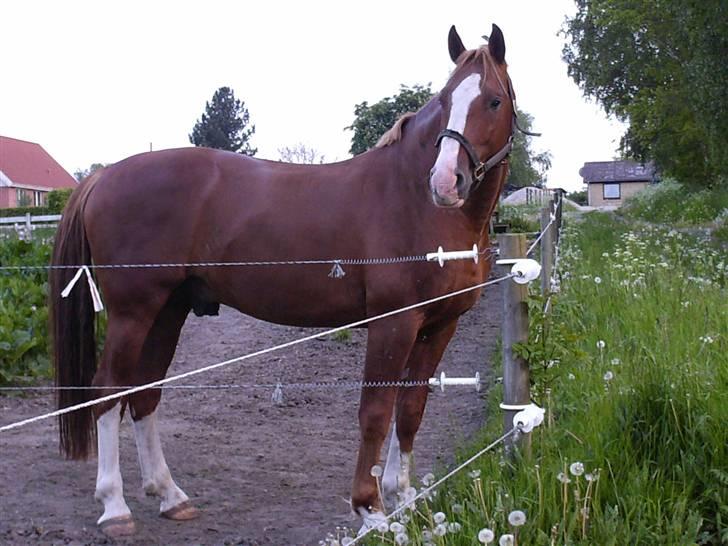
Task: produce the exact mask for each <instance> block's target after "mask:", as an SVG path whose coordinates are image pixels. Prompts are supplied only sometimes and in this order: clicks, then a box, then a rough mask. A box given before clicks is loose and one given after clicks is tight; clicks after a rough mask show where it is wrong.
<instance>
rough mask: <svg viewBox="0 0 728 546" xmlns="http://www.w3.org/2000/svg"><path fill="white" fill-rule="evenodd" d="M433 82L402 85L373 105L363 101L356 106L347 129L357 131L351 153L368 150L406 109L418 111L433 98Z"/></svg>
mask: <svg viewBox="0 0 728 546" xmlns="http://www.w3.org/2000/svg"><path fill="white" fill-rule="evenodd" d="M430 86H431V84H429V83H428V84H427V85H413V86H412V87H409V86H407V85H400V86H399V93H397V94H396V95H393V96H391V97H385V98H383V99H382V100H380V101H378V102H375V103H374V104H372V105H370V104H369V103H368V102H366V101H364V102H362V103H359V104H357V105H356V106H354V122H353V123H352V124H351V125H350V126H349V127H346V129H349V130H351V131H353V132H354V135H353V136H352V137H351V148H349V152H350V153H351V154H352V155H358V154H361V153H363V152H366V151H367V150H368V149H369V148H372V147H374V145H375V144H376V143H377V141H378V140H379V137H381V136H382V135H383V134H384V133H385V132H386V131H387V130H388V129H390V128H391V127H392V125H394V123H395V122H396V121H397V119H398V118H399V117H400V116H401V115H402V114H406V113H407V112H416V111H417V110H419V109H420V108H421V107H422V106H423V105H424V104H425V103H426V102H427V101H429V100H430V99H431V98H432V89H431V88H430Z"/></svg>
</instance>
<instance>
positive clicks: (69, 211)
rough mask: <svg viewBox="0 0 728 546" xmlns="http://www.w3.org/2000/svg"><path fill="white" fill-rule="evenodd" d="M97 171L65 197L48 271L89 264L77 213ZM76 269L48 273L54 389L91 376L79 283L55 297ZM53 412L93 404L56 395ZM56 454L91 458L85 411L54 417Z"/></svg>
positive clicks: (89, 313)
mask: <svg viewBox="0 0 728 546" xmlns="http://www.w3.org/2000/svg"><path fill="white" fill-rule="evenodd" d="M100 174H101V173H100V171H97V172H95V173H94V174H93V175H91V176H90V177H89V178H87V179H86V180H85V181H84V182H83V183H82V184H81V185H80V186H79V187H78V188H76V189H75V191H74V192H73V193H72V194H71V197H70V199H69V200H68V204H67V205H66V208H65V209H64V211H63V217H62V219H61V222H60V224H59V226H58V231H57V232H56V237H55V243H54V246H53V258H52V260H51V266H79V267H80V266H82V265H88V264H90V263H91V249H90V247H89V243H88V239H87V238H86V229H85V226H84V221H83V210H84V206H85V204H86V200H87V199H88V196H89V194H90V192H91V190H92V189H93V186H94V185H95V183H96V181H97V179H98V177H99V176H100ZM76 271H77V270H76V268H74V267H69V268H57V267H51V269H50V294H49V296H48V300H49V301H48V303H49V315H50V333H51V340H52V344H53V363H54V367H55V376H56V378H55V379H56V386H57V387H88V386H90V385H91V381H92V380H93V377H94V373H95V372H96V335H95V329H94V320H95V315H94V309H93V304H92V300H91V295H90V292H89V287H88V284H87V283H86V282H83V281H85V279H83V278H82V279H79V282H77V283H76V285H75V286H74V288H73V290H71V293H70V294H69V295H68V297H67V298H62V297H61V291H62V290H63V289H64V288H65V286H66V285H67V284H68V283H69V282H70V280H71V279H72V278H73V276H74V275H75V274H76ZM56 392H57V396H56V400H57V403H58V408H59V409H62V408H66V407H68V406H73V405H75V404H80V403H83V402H86V401H88V400H90V399H92V398H93V394H92V391H90V390H73V389H68V390H58V391H56ZM58 425H59V432H60V449H61V453H63V454H64V455H65V456H66V457H68V458H70V459H86V458H87V457H88V456H89V454H91V453H93V451H94V447H95V436H96V430H95V426H94V419H93V412H92V409H91V408H90V407H87V408H83V409H80V410H76V411H72V412H70V413H66V414H64V415H61V416H60V417H59V423H58Z"/></svg>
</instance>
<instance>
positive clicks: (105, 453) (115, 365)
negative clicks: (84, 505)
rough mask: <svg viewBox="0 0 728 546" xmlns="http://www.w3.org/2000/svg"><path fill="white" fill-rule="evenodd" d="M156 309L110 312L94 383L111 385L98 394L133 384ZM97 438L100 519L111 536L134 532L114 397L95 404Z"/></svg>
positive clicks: (118, 404) (118, 406)
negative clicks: (120, 451)
mask: <svg viewBox="0 0 728 546" xmlns="http://www.w3.org/2000/svg"><path fill="white" fill-rule="evenodd" d="M153 316H154V311H153V310H152V309H149V308H142V307H137V308H136V309H135V310H134V312H128V313H118V312H114V311H110V312H109V321H108V327H107V333H106V342H105V344H104V352H103V355H102V357H101V362H100V365H99V368H98V370H97V371H96V374H95V376H94V380H93V384H94V386H97V387H108V389H109V390H103V391H101V392H100V393H99V396H103V395H106V394H110V393H113V392H115V390H114V389H113V388H114V387H118V386H125V385H130V384H134V381H135V376H134V373H133V372H134V368H135V366H134V364H135V363H137V362H138V361H139V356H140V354H141V350H142V346H143V344H144V340H145V338H146V336H147V333H148V331H149V328H150V327H151V324H152V320H151V318H150V317H153ZM94 415H95V417H96V428H97V439H98V473H97V475H96V494H95V497H96V499H97V500H99V501H101V502H102V503H103V505H104V512H103V514H102V515H101V517H100V518H99V519H98V521H97V523H98V524H99V526H100V527H101V529H102V530H103V532H104V533H106V534H107V535H109V536H111V537H117V536H123V535H129V534H132V533H133V532H134V530H135V528H134V521H133V520H132V517H131V511H130V510H129V507H128V506H127V504H126V501H125V500H124V493H123V482H122V479H121V471H120V469H119V424H120V422H121V415H122V402H119V401H118V400H113V401H110V402H105V403H102V404H98V405H96V406H94Z"/></svg>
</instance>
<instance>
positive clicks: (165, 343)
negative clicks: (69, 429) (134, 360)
mask: <svg viewBox="0 0 728 546" xmlns="http://www.w3.org/2000/svg"><path fill="white" fill-rule="evenodd" d="M189 310H190V307H189V304H188V303H187V301H186V300H185V299H184V297H183V296H182V295H181V294H179V293H177V294H174V295H173V296H172V297H171V298H170V301H169V302H168V303H167V305H166V306H165V307H164V308H163V309H162V311H161V312H160V313H159V315H158V316H157V318H156V320H155V321H154V325H153V326H152V329H151V330H150V332H149V335H148V336H147V339H146V340H145V342H144V347H143V349H142V355H141V359H140V361H139V366H140V377H141V380H142V382H143V383H150V382H153V381H157V380H159V379H162V378H163V377H164V376H165V374H166V373H167V369H168V368H169V365H170V363H171V361H172V358H173V356H174V351H175V348H176V346H177V341H178V340H179V334H180V330H181V329H182V325H183V324H184V321H185V318H186V317H187V314H188V313H189ZM160 398H161V390H160V389H150V390H147V391H142V392H140V393H136V394H133V395H132V396H130V397H129V409H130V412H131V416H132V419H133V420H134V437H135V439H136V444H137V451H138V454H139V466H140V467H141V473H142V487H143V488H144V491H145V492H146V494H147V495H150V496H157V497H159V498H160V499H161V500H160V507H159V511H160V514H161V515H162V516H164V517H167V518H170V519H175V520H188V519H193V518H195V517H197V516H198V515H199V512H198V511H197V509H196V508H195V507H193V506H191V505H190V503H189V497H188V496H187V495H186V494H185V492H184V491H182V489H180V488H179V486H178V485H177V484H176V483H175V481H174V480H173V479H172V475H171V473H170V471H169V467H168V466H167V462H166V460H165V458H164V453H163V451H162V442H161V440H160V438H159V431H158V430H157V405H158V404H159V400H160Z"/></svg>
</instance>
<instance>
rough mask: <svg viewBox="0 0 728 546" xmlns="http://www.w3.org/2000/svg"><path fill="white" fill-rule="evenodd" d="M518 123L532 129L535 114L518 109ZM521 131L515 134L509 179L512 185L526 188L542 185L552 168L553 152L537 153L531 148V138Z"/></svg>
mask: <svg viewBox="0 0 728 546" xmlns="http://www.w3.org/2000/svg"><path fill="white" fill-rule="evenodd" d="M517 112H518V124H519V125H520V126H521V128H522V129H523V130H524V131H529V132H530V131H531V129H532V124H533V116H532V115H531V114H529V113H527V112H524V111H522V110H521V109H518V111H517ZM532 138H533V137H530V136H528V135H524V134H523V133H521V132H520V131H516V134H515V135H514V136H513V149H512V150H511V155H510V158H509V159H508V165H509V170H508V181H507V183H508V184H509V185H510V186H513V187H516V188H524V187H526V186H537V187H541V186H543V185H544V183H545V182H546V172H547V171H548V170H549V169H550V168H551V153H550V152H541V153H540V154H535V153H534V152H533V151H532V150H531V139H532Z"/></svg>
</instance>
